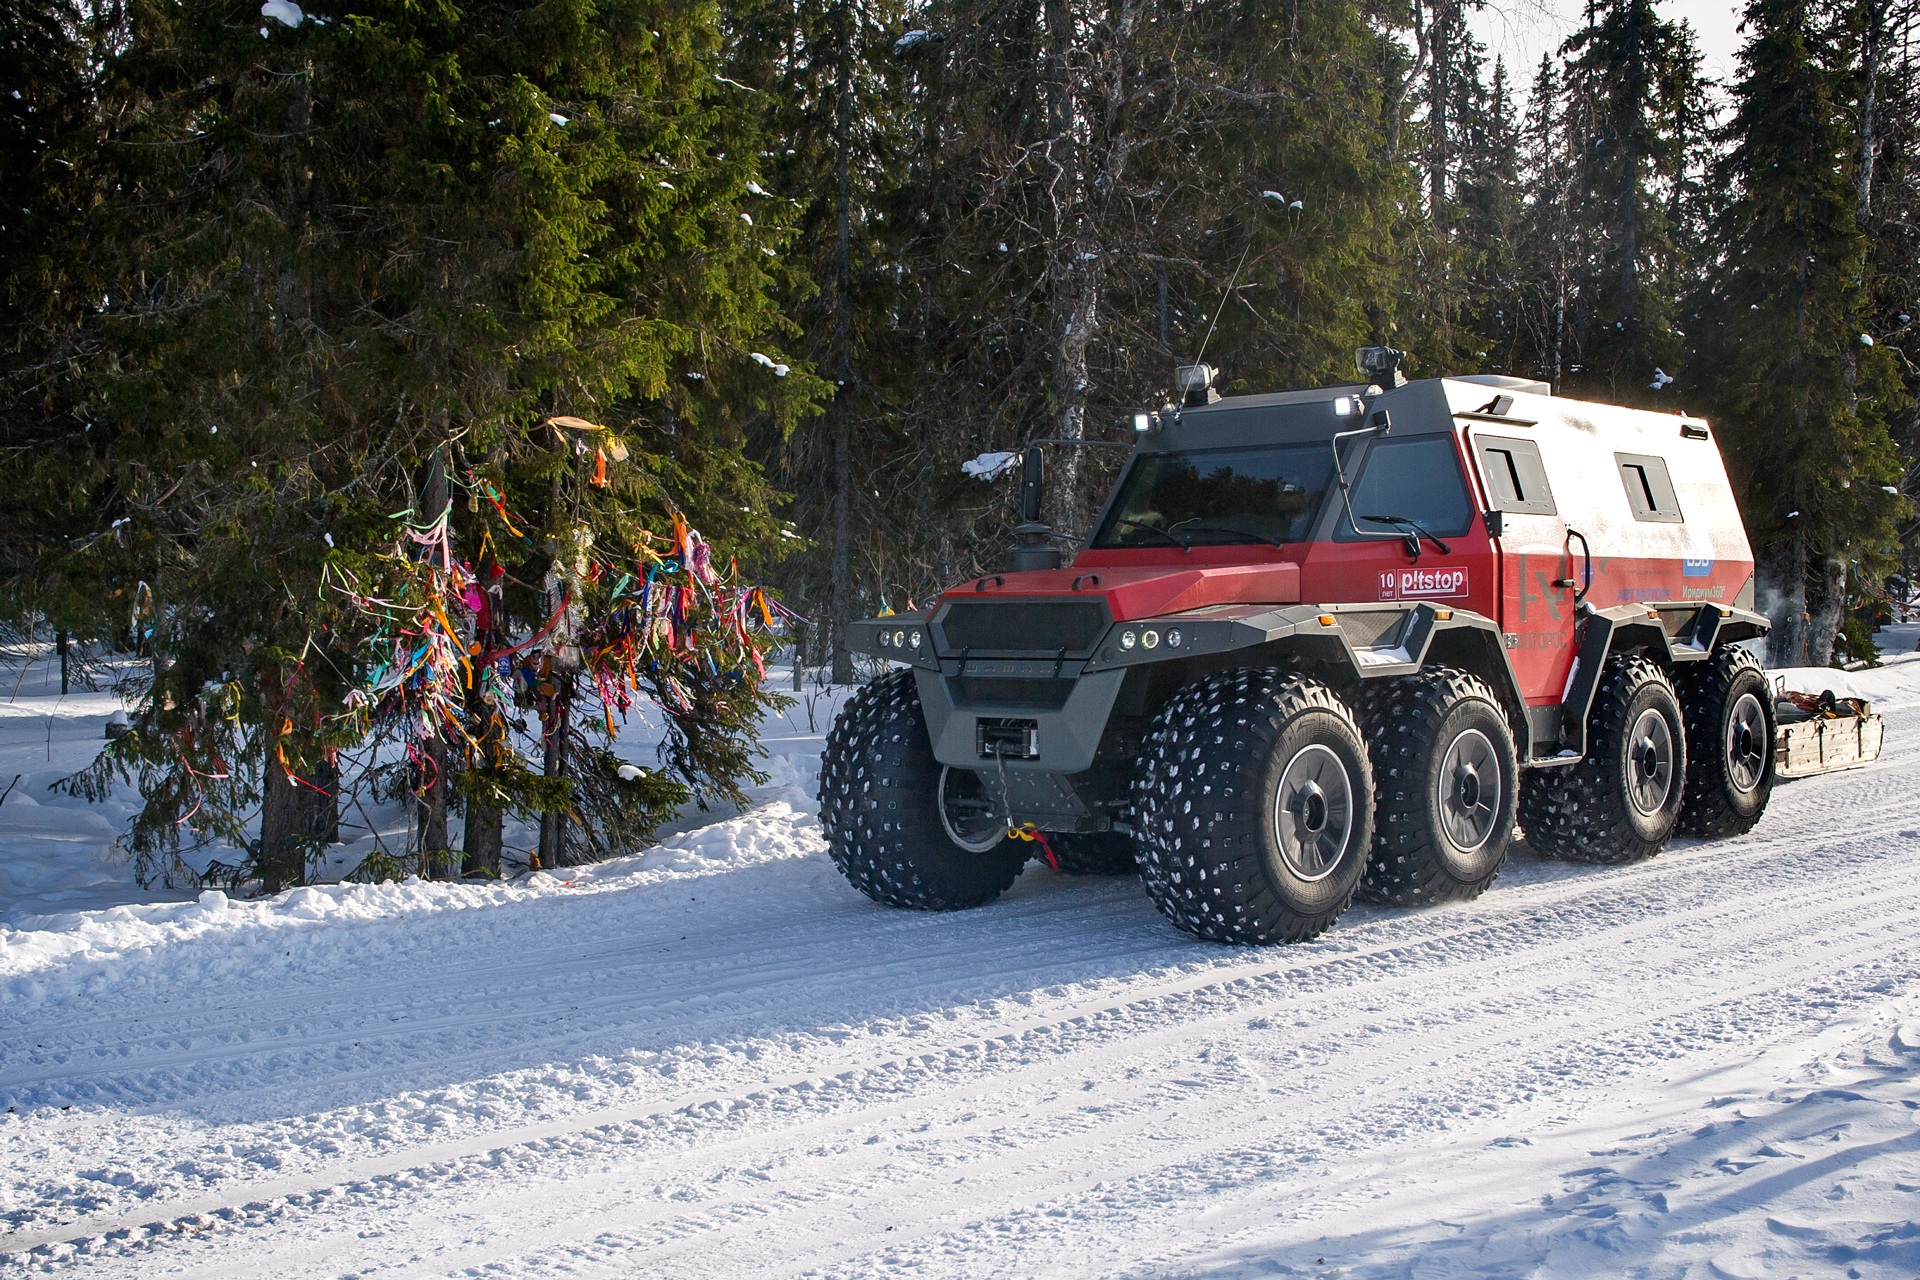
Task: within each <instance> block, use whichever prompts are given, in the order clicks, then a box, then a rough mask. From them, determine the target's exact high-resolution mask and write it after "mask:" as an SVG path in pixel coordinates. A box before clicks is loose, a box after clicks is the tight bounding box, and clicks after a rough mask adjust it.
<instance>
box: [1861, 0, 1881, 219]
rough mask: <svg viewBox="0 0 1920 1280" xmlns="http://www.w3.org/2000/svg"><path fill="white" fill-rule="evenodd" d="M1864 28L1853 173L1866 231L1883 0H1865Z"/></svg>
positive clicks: (1875, 147) (1874, 150) (1870, 206)
mask: <svg viewBox="0 0 1920 1280" xmlns="http://www.w3.org/2000/svg"><path fill="white" fill-rule="evenodd" d="M1864 7H1865V18H1866V30H1865V31H1864V32H1863V33H1862V40H1861V49H1860V75H1861V85H1860V156H1859V164H1858V165H1857V167H1856V174H1855V177H1854V183H1855V187H1856V189H1857V191H1858V193H1859V194H1858V204H1857V209H1858V216H1859V219H1860V229H1861V230H1862V231H1865V230H1866V229H1867V227H1868V225H1869V219H1870V217H1871V215H1872V212H1873V165H1874V160H1875V159H1876V153H1877V152H1878V150H1879V139H1878V137H1877V136H1876V130H1877V128H1878V120H1877V119H1876V112H1877V109H1878V107H1879V90H1880V58H1881V51H1882V46H1883V45H1884V44H1885V43H1886V33H1885V31H1884V30H1883V28H1884V26H1885V23H1886V15H1887V5H1886V0H1866V5H1865V6H1864Z"/></svg>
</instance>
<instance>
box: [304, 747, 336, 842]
mask: <svg viewBox="0 0 1920 1280" xmlns="http://www.w3.org/2000/svg"><path fill="white" fill-rule="evenodd" d="M305 782H306V785H305V786H302V785H300V784H299V783H295V784H294V786H295V790H297V791H298V792H299V809H300V818H299V829H300V834H301V835H303V836H305V837H307V839H309V840H312V841H313V842H314V843H316V844H320V845H329V844H339V843H340V766H339V765H338V764H336V763H335V762H334V761H332V760H326V759H323V760H321V761H320V763H319V764H317V765H315V766H314V769H313V776H312V777H310V778H307V779H306V780H305Z"/></svg>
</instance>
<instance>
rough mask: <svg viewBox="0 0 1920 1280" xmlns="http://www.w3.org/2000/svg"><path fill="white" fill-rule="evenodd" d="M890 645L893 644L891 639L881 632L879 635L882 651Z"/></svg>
mask: <svg viewBox="0 0 1920 1280" xmlns="http://www.w3.org/2000/svg"><path fill="white" fill-rule="evenodd" d="M892 643H893V637H892V636H890V635H888V634H887V633H886V632H884V631H882V632H881V633H880V647H881V648H882V649H884V648H886V647H887V646H888V645H890V644H892Z"/></svg>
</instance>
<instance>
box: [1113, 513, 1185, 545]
mask: <svg viewBox="0 0 1920 1280" xmlns="http://www.w3.org/2000/svg"><path fill="white" fill-rule="evenodd" d="M1114 523H1115V524H1123V525H1125V526H1127V527H1128V528H1129V529H1145V530H1146V531H1147V532H1148V533H1157V534H1159V535H1160V536H1161V537H1163V538H1165V539H1166V540H1167V541H1168V542H1171V543H1172V544H1173V545H1174V546H1176V547H1179V548H1180V549H1181V550H1182V551H1191V550H1193V546H1192V544H1190V543H1189V542H1188V541H1187V540H1186V539H1185V538H1183V537H1181V536H1180V535H1179V534H1177V533H1174V532H1173V531H1172V530H1170V529H1162V528H1161V527H1160V526H1159V525H1157V524H1142V523H1140V522H1139V521H1138V520H1116V521H1114Z"/></svg>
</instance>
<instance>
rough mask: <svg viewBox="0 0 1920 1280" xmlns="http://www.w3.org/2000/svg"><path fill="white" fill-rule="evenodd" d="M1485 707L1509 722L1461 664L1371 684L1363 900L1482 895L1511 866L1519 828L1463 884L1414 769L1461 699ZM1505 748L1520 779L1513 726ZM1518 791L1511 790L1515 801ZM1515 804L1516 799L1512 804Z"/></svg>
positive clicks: (1401, 902)
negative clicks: (1369, 821) (1428, 818)
mask: <svg viewBox="0 0 1920 1280" xmlns="http://www.w3.org/2000/svg"><path fill="white" fill-rule="evenodd" d="M1473 700H1478V701H1481V702H1484V703H1486V704H1487V705H1488V706H1489V707H1490V708H1492V710H1493V711H1494V713H1495V714H1496V715H1497V716H1498V717H1499V719H1500V722H1501V723H1502V724H1505V723H1506V720H1507V714H1506V709H1505V708H1504V707H1502V706H1501V705H1500V698H1499V695H1498V694H1496V693H1494V691H1493V690H1492V689H1491V688H1490V687H1488V685H1487V683H1486V681H1484V680H1482V679H1480V678H1479V677H1478V676H1476V675H1474V674H1472V673H1471V672H1468V671H1462V670H1460V669H1459V668H1457V667H1439V666H1436V667H1428V668H1426V669H1425V670H1423V671H1419V672H1416V673H1414V674H1413V675H1410V676H1402V677H1400V678H1398V679H1393V680H1373V681H1369V682H1368V683H1367V685H1366V690H1365V693H1364V695H1363V696H1362V698H1361V710H1360V725H1361V728H1362V729H1363V730H1365V733H1366V739H1367V749H1368V751H1369V752H1370V753H1371V755H1372V757H1373V797H1374V799H1373V852H1372V853H1371V854H1370V855H1369V857H1368V858H1367V874H1366V877H1365V879H1363V880H1362V881H1361V884H1360V896H1361V897H1362V898H1364V899H1366V900H1367V901H1369V902H1384V903H1391V904H1393V905H1395V906H1403V907H1407V906H1430V905H1433V904H1437V903H1442V902H1467V901H1470V900H1472V899H1474V898H1477V897H1479V896H1480V895H1481V894H1483V893H1485V892H1486V891H1487V888H1488V887H1489V886H1490V885H1492V884H1493V882H1494V880H1495V879H1496V878H1498V876H1499V874H1500V869H1501V868H1502V867H1503V866H1504V865H1505V864H1506V856H1507V855H1506V846H1507V845H1508V844H1510V843H1511V840H1512V835H1511V832H1512V829H1513V823H1512V822H1511V821H1510V820H1509V821H1508V822H1507V823H1506V830H1504V831H1499V830H1496V831H1495V833H1494V834H1493V835H1492V836H1491V837H1489V839H1492V840H1498V841H1499V842H1500V844H1501V849H1500V854H1499V856H1498V858H1496V859H1495V860H1494V862H1493V864H1492V866H1491V867H1489V868H1488V870H1487V871H1486V873H1485V874H1483V875H1480V876H1476V877H1474V878H1472V879H1461V878H1459V877H1457V876H1456V875H1455V874H1454V873H1453V871H1452V870H1451V869H1450V868H1449V867H1448V866H1447V864H1446V862H1445V860H1444V858H1443V856H1442V853H1441V850H1440V848H1439V847H1438V845H1437V843H1436V842H1435V840H1434V839H1433V837H1432V835H1431V833H1430V832H1429V831H1428V829H1427V823H1426V822H1425V820H1424V814H1425V805H1426V798H1425V796H1424V795H1423V794H1422V790H1421V786H1420V781H1421V780H1420V779H1418V778H1416V777H1415V771H1416V770H1418V769H1420V768H1421V765H1422V762H1423V759H1424V757H1425V756H1426V755H1427V752H1428V751H1429V750H1430V749H1431V746H1432V744H1433V742H1434V741H1435V739H1436V738H1438V736H1439V734H1440V729H1441V725H1442V723H1443V722H1444V721H1445V720H1446V718H1447V716H1448V715H1449V714H1451V713H1452V711H1453V709H1454V708H1455V707H1457V706H1459V705H1460V704H1461V703H1463V702H1468V701H1473ZM1508 735H1509V736H1508V737H1507V740H1506V743H1505V746H1506V752H1507V756H1508V759H1509V765H1508V768H1509V771H1510V772H1509V774H1508V776H1507V777H1506V778H1503V779H1502V784H1503V785H1507V783H1508V779H1513V780H1516V781H1517V778H1518V767H1517V764H1515V763H1513V762H1512V757H1513V754H1514V747H1513V739H1512V736H1511V729H1510V728H1509V731H1508ZM1511 794H1512V791H1511V790H1510V791H1509V795H1510V796H1511ZM1512 803H1514V802H1513V801H1512V800H1511V799H1510V800H1509V801H1508V804H1512Z"/></svg>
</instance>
